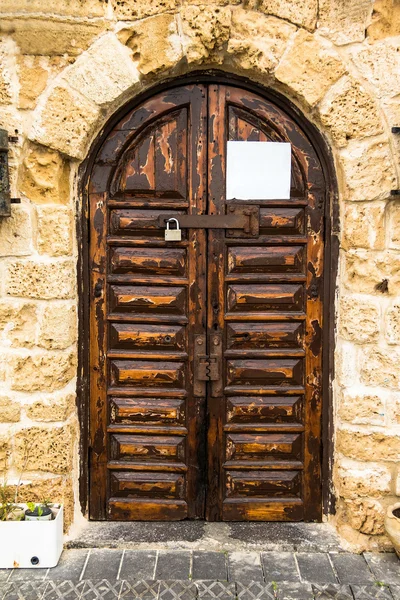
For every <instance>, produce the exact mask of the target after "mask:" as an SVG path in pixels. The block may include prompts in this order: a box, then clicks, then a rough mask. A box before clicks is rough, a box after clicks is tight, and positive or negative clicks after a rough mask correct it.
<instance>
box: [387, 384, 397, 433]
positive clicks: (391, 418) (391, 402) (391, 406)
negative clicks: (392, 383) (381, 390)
mask: <svg viewBox="0 0 400 600" xmlns="http://www.w3.org/2000/svg"><path fill="white" fill-rule="evenodd" d="M386 410H387V418H388V423H389V425H394V426H397V427H398V426H399V425H400V393H398V392H392V393H391V394H389V395H388V397H387V400H386Z"/></svg>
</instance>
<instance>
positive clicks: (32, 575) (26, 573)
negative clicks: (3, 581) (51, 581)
mask: <svg viewBox="0 0 400 600" xmlns="http://www.w3.org/2000/svg"><path fill="white" fill-rule="evenodd" d="M48 571H49V569H13V572H12V573H11V575H10V579H9V581H10V582H14V581H15V582H17V581H32V580H34V581H44V579H45V577H46V575H47V573H48Z"/></svg>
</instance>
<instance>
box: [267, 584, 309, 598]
mask: <svg viewBox="0 0 400 600" xmlns="http://www.w3.org/2000/svg"><path fill="white" fill-rule="evenodd" d="M277 586H278V589H277V591H276V597H277V598H278V599H279V600H314V594H313V591H312V587H311V584H310V583H291V582H288V583H285V582H278V583H277Z"/></svg>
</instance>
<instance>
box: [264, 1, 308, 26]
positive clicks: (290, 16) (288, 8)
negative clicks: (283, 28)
mask: <svg viewBox="0 0 400 600" xmlns="http://www.w3.org/2000/svg"><path fill="white" fill-rule="evenodd" d="M258 9H259V10H260V11H262V12H265V13H267V14H269V15H274V16H275V17H279V18H281V19H286V20H287V21H290V22H291V23H294V24H295V25H299V26H300V27H305V28H306V29H314V28H315V26H316V24H317V15H318V0H309V1H308V2H303V1H302V0H294V1H291V2H282V0H260V2H259V6H258Z"/></svg>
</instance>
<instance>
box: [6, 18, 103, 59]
mask: <svg viewBox="0 0 400 600" xmlns="http://www.w3.org/2000/svg"><path fill="white" fill-rule="evenodd" d="M13 12H14V11H13ZM106 26H107V25H106V23H105V22H101V21H100V22H99V21H96V22H95V23H93V22H91V23H90V22H83V23H82V22H80V23H79V22H69V21H66V20H64V19H63V20H55V19H52V20H49V19H46V18H35V17H29V18H24V17H15V16H14V17H13V18H12V19H8V18H4V17H3V18H2V19H1V25H0V32H6V33H10V34H11V35H12V37H13V39H14V40H15V42H16V43H17V45H18V46H19V49H20V52H21V54H30V55H31V54H34V55H37V56H53V55H61V56H62V55H63V54H69V55H70V56H78V55H79V54H81V52H83V51H84V50H86V49H87V48H88V47H89V46H90V44H91V43H92V41H93V40H94V39H95V38H96V37H97V36H98V35H100V33H102V31H104V30H105V28H106Z"/></svg>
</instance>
